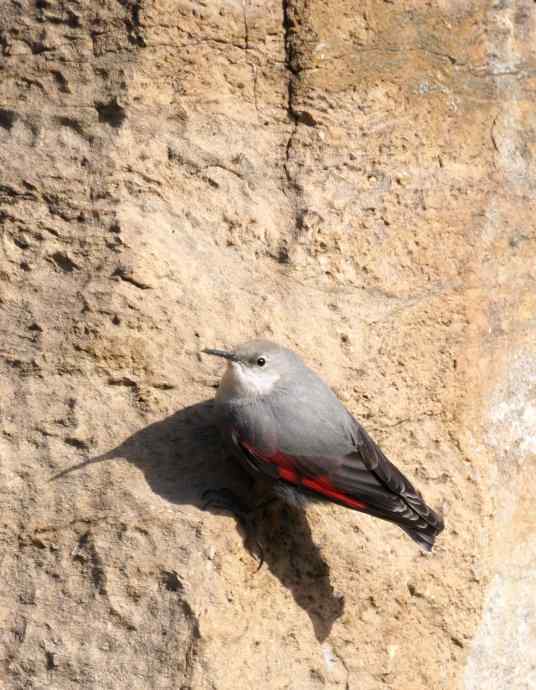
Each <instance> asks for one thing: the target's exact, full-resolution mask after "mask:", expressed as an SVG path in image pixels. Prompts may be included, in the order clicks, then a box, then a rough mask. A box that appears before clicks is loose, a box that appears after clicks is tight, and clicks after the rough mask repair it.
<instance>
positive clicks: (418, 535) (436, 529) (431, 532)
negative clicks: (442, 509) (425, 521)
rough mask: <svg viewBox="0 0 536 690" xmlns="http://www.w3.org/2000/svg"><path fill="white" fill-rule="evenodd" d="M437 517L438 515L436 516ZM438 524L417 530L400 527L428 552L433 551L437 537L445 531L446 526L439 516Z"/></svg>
mask: <svg viewBox="0 0 536 690" xmlns="http://www.w3.org/2000/svg"><path fill="white" fill-rule="evenodd" d="M436 515H437V514H436ZM437 518H438V519H437V523H436V524H435V525H426V527H424V528H423V527H419V528H417V529H415V528H411V527H405V526H403V525H400V524H399V525H398V526H399V527H400V528H401V529H403V530H404V532H405V533H406V534H407V535H408V537H411V538H412V539H413V541H414V542H417V544H418V545H419V546H420V547H421V548H423V549H425V550H426V551H431V550H432V548H433V546H434V542H435V539H436V537H437V536H438V534H440V533H441V532H442V531H443V528H444V524H443V520H442V519H441V518H440V517H439V516H437Z"/></svg>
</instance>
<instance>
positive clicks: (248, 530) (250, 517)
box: [201, 489, 264, 570]
mask: <svg viewBox="0 0 536 690" xmlns="http://www.w3.org/2000/svg"><path fill="white" fill-rule="evenodd" d="M201 498H202V499H203V501H204V503H203V506H202V507H203V510H207V509H208V508H219V509H220V510H224V511H225V512H227V513H230V514H231V515H233V516H234V517H235V518H236V519H237V520H238V524H239V525H240V527H241V528H242V529H243V531H244V533H245V535H246V536H245V540H244V544H245V546H246V548H247V550H248V551H249V552H250V553H251V555H252V556H254V557H257V558H258V559H259V566H258V568H257V570H260V569H261V568H262V565H263V563H264V550H263V548H262V546H261V544H260V543H259V540H258V538H257V526H256V524H255V520H254V514H255V508H253V509H250V508H248V507H247V506H246V505H245V503H244V502H243V501H242V500H241V499H240V498H239V497H238V496H237V495H236V494H235V493H234V492H233V491H231V489H208V490H207V491H205V492H204V493H203V495H202V497H201ZM252 545H253V546H254V547H256V551H257V553H255V550H254V549H253V548H251V546H252Z"/></svg>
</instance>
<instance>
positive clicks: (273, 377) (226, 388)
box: [216, 362, 279, 402]
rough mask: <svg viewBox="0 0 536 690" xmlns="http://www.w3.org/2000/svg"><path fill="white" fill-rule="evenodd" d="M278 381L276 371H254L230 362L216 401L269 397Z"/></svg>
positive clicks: (248, 367)
mask: <svg viewBox="0 0 536 690" xmlns="http://www.w3.org/2000/svg"><path fill="white" fill-rule="evenodd" d="M278 380H279V374H277V373H276V372H275V371H270V370H269V369H267V370H260V369H254V368H252V367H250V366H247V365H245V364H241V363H240V362H230V363H229V364H228V365H227V370H226V372H225V374H224V376H223V378H222V380H221V383H220V387H219V388H218V392H217V394H216V400H220V401H222V402H224V401H228V400H234V399H236V400H239V399H244V398H246V399H247V398H257V397H259V396H261V395H267V394H268V393H270V392H271V391H272V389H273V387H274V385H275V383H276V382H277V381H278Z"/></svg>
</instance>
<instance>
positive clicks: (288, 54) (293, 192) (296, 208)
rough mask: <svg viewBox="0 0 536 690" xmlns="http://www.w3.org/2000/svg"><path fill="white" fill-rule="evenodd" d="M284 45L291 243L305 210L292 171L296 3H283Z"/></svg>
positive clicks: (284, 249)
mask: <svg viewBox="0 0 536 690" xmlns="http://www.w3.org/2000/svg"><path fill="white" fill-rule="evenodd" d="M282 7H283V39H284V40H283V42H284V47H285V67H286V70H287V74H288V79H287V117H288V120H289V123H290V125H291V129H290V135H289V137H288V139H287V143H286V146H285V160H284V163H283V169H284V173H285V180H284V183H285V188H284V192H285V195H286V196H287V198H288V200H289V202H290V204H291V207H292V209H293V226H292V227H291V230H290V233H289V238H290V240H292V239H294V238H295V237H297V235H298V234H299V231H300V228H301V225H302V218H303V210H302V208H301V206H300V203H299V196H300V189H299V185H298V183H297V181H296V174H295V172H293V171H292V170H291V159H292V150H293V146H294V138H295V136H296V132H297V131H298V125H299V118H298V113H297V112H296V108H295V102H296V89H297V81H298V79H299V75H300V65H299V58H298V53H297V50H296V31H295V28H294V26H295V23H294V19H293V16H292V15H293V14H295V13H296V12H297V8H296V5H295V3H294V1H293V0H283V5H282ZM288 251H289V241H288V239H286V240H284V241H283V244H282V245H281V247H280V251H279V259H280V261H281V262H282V263H287V262H288V260H289V254H288Z"/></svg>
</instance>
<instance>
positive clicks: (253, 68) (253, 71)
mask: <svg viewBox="0 0 536 690" xmlns="http://www.w3.org/2000/svg"><path fill="white" fill-rule="evenodd" d="M242 17H243V19H244V54H245V58H246V63H247V64H248V66H249V68H250V69H251V76H252V78H253V105H254V106H255V111H256V112H257V115H258V113H259V106H258V102H257V66H256V65H255V63H253V62H251V61H250V59H249V49H250V43H249V24H248V6H247V0H242Z"/></svg>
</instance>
